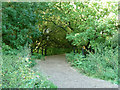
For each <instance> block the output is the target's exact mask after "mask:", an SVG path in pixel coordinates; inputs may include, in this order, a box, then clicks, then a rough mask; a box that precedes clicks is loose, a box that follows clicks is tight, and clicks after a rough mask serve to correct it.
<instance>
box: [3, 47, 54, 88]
mask: <svg viewBox="0 0 120 90" xmlns="http://www.w3.org/2000/svg"><path fill="white" fill-rule="evenodd" d="M8 49H11V48H10V47H9V46H8V45H3V55H2V58H3V65H2V88H56V86H55V85H54V84H53V83H51V82H50V81H48V80H47V79H46V77H44V76H42V75H41V74H40V73H38V72H35V71H33V70H32V69H31V68H30V67H31V65H33V64H31V63H33V62H31V60H29V58H30V56H29V50H27V48H26V49H24V50H23V49H21V50H19V51H18V52H16V55H15V54H13V53H9V54H8V53H4V50H8ZM12 51H13V52H14V50H12V49H11V52H12Z"/></svg>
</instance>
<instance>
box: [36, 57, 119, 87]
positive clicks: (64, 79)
mask: <svg viewBox="0 0 120 90" xmlns="http://www.w3.org/2000/svg"><path fill="white" fill-rule="evenodd" d="M37 63H38V64H37V65H36V66H35V67H34V68H35V69H37V70H38V71H39V72H42V73H43V74H44V75H46V76H47V77H48V79H49V80H50V81H52V82H53V83H54V84H55V85H57V86H58V88H118V85H115V84H111V83H110V82H107V81H104V80H100V79H94V78H90V77H87V76H85V75H82V74H80V73H79V72H77V71H76V70H75V69H73V68H72V67H71V66H70V65H69V64H68V63H67V61H66V59H65V55H53V56H48V57H47V58H46V60H45V61H39V60H37Z"/></svg>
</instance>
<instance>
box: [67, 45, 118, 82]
mask: <svg viewBox="0 0 120 90" xmlns="http://www.w3.org/2000/svg"><path fill="white" fill-rule="evenodd" d="M66 58H67V60H68V62H70V64H71V65H72V66H74V67H75V68H77V70H78V71H79V72H80V73H83V74H86V75H88V76H92V77H96V78H100V79H103V80H108V81H111V82H112V83H116V84H118V48H115V49H112V48H111V47H110V48H107V47H105V48H103V47H101V46H98V47H97V48H96V49H95V53H94V54H92V53H89V54H88V55H87V57H86V58H83V55H82V54H78V53H77V54H75V55H74V53H69V54H66Z"/></svg>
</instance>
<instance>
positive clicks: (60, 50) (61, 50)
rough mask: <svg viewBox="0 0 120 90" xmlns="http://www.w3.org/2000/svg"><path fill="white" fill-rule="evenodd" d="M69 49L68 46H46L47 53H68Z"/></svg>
mask: <svg viewBox="0 0 120 90" xmlns="http://www.w3.org/2000/svg"><path fill="white" fill-rule="evenodd" d="M70 51H71V49H69V48H48V50H47V55H58V54H64V53H69V52H70Z"/></svg>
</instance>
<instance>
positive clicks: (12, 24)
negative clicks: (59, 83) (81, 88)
mask: <svg viewBox="0 0 120 90" xmlns="http://www.w3.org/2000/svg"><path fill="white" fill-rule="evenodd" d="M117 10H118V3H117V2H114V1H105V2H102V1H100V0H97V1H94V0H90V1H84V2H39V3H38V2H37V3H35V2H19V3H17V2H4V3H2V38H3V43H5V44H3V52H4V55H3V59H4V62H6V63H3V66H4V67H3V69H4V70H5V71H3V75H4V74H6V73H7V74H6V76H5V75H4V77H7V78H9V79H8V81H7V80H6V79H5V78H4V80H6V81H4V84H5V85H3V87H6V86H7V85H8V84H10V87H15V86H14V84H13V83H16V85H17V86H18V87H26V86H24V85H27V84H28V82H29V83H31V84H29V85H30V86H29V87H34V86H35V83H36V82H34V80H35V79H33V81H29V80H31V78H32V77H34V78H36V76H34V75H33V74H32V73H33V71H31V70H30V72H28V70H29V67H32V66H34V65H35V64H36V63H35V62H34V59H41V58H44V55H54V54H63V53H69V52H70V51H72V48H73V47H76V48H77V50H78V53H70V54H67V59H68V61H70V62H71V64H72V65H73V66H75V67H77V68H79V70H80V72H82V73H85V74H87V75H90V76H95V77H99V78H101V79H105V80H111V81H113V82H115V83H117V78H118V77H117V74H118V73H117V70H118V68H117V66H118V63H117V60H118V58H117V56H118V54H117V42H118V35H117V33H118V21H117V18H118V11H117ZM26 44H28V45H27V46H28V47H30V50H31V53H32V55H31V57H30V58H31V59H30V60H28V62H26V61H25V58H24V57H22V56H21V55H24V53H22V52H21V53H20V54H21V55H20V54H18V53H19V50H20V49H22V48H23V47H24V46H25V45H26ZM99 45H101V47H102V48H100V47H99ZM83 46H85V49H86V51H87V52H89V53H88V55H87V57H86V58H83V56H82V55H81V53H80V52H81V49H82V47H83ZM89 48H91V49H92V50H90V49H89ZM24 50H25V49H24ZM77 50H76V51H77ZM93 51H95V52H93ZM26 56H28V54H26ZM7 58H9V59H10V60H9V59H7ZM7 62H9V63H11V64H10V65H8V63H7ZM30 62H32V63H30ZM12 63H14V64H13V65H12ZM15 63H16V64H18V66H15ZM5 65H8V67H5ZM25 65H27V66H25ZM14 67H16V68H20V69H19V70H22V71H23V72H21V75H24V74H26V78H27V79H28V81H26V79H24V78H22V76H20V77H19V80H20V79H22V80H23V81H24V80H25V81H24V82H23V81H22V80H21V82H20V83H19V82H18V81H19V80H18V81H17V80H16V79H15V78H13V77H14V76H17V74H18V73H20V71H19V70H15V69H16V68H14ZM23 67H25V68H23ZM6 70H9V71H10V72H11V70H13V71H14V72H12V73H11V74H10V73H9V72H6ZM28 73H29V74H30V75H31V76H32V77H28V76H27V75H29V74H28ZM9 75H10V76H9ZM10 78H11V79H10ZM9 80H12V81H13V82H12V83H6V82H9ZM38 80H39V81H37V83H38V82H40V83H41V78H40V79H38ZM43 81H44V80H43ZM22 82H23V83H22ZM25 83H26V84H25ZM22 85H23V86H22ZM31 85H32V86H31ZM37 85H38V84H37ZM44 85H45V84H40V86H38V87H47V86H44ZM47 85H48V87H54V86H51V84H47Z"/></svg>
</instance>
